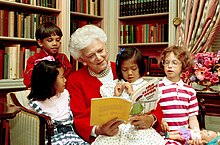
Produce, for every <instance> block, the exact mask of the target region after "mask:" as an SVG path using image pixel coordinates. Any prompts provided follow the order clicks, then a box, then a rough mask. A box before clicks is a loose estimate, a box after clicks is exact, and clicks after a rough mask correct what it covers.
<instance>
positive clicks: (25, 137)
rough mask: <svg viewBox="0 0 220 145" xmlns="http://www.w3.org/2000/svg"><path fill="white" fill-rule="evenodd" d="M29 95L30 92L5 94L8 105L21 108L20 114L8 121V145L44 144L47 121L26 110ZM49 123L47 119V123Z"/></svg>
mask: <svg viewBox="0 0 220 145" xmlns="http://www.w3.org/2000/svg"><path fill="white" fill-rule="evenodd" d="M29 93H30V90H23V91H17V92H10V93H8V94H7V103H8V104H14V105H16V106H19V107H21V112H19V113H18V114H17V115H16V117H15V118H13V119H10V120H9V125H10V145H42V144H45V138H46V122H47V121H45V119H44V118H42V117H41V116H39V114H38V113H36V112H34V111H32V110H29V109H27V107H28V102H29V101H28V99H27V96H28V94H29ZM46 117H48V116H46ZM50 121H51V120H50V117H49V121H48V122H50ZM51 122H52V121H51Z"/></svg>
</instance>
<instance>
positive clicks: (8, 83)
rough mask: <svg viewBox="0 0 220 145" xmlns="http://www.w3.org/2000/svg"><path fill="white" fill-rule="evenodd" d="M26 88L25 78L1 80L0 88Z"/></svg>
mask: <svg viewBox="0 0 220 145" xmlns="http://www.w3.org/2000/svg"><path fill="white" fill-rule="evenodd" d="M16 88H25V85H24V83H23V79H14V80H13V79H2V80H0V89H16Z"/></svg>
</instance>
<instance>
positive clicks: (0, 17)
mask: <svg viewBox="0 0 220 145" xmlns="http://www.w3.org/2000/svg"><path fill="white" fill-rule="evenodd" d="M44 22H53V23H56V17H55V16H49V15H42V14H25V13H20V12H14V11H7V10H0V36H9V37H19V38H34V37H35V30H36V28H37V27H38V25H39V24H41V23H44Z"/></svg>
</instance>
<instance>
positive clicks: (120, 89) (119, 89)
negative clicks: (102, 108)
mask: <svg viewBox="0 0 220 145" xmlns="http://www.w3.org/2000/svg"><path fill="white" fill-rule="evenodd" d="M123 90H124V88H123V84H122V83H121V82H119V83H117V84H116V86H115V88H114V96H120V95H121V94H122V92H123Z"/></svg>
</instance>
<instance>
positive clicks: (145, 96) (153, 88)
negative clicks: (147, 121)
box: [131, 78, 160, 113]
mask: <svg viewBox="0 0 220 145" xmlns="http://www.w3.org/2000/svg"><path fill="white" fill-rule="evenodd" d="M158 87H159V80H158V79H157V78H154V79H152V80H150V81H149V82H148V83H146V84H144V85H143V86H142V87H140V88H139V89H138V90H136V91H135V92H134V93H133V94H132V97H131V100H132V102H133V103H136V102H140V103H142V104H143V106H144V112H145V113H147V112H149V111H151V110H153V109H155V108H156V106H157V102H158V100H159V99H160V96H159V93H158Z"/></svg>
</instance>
